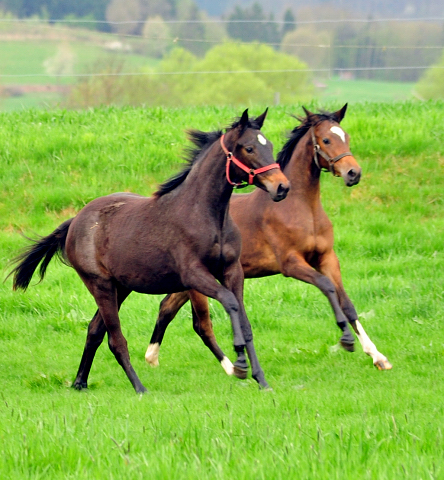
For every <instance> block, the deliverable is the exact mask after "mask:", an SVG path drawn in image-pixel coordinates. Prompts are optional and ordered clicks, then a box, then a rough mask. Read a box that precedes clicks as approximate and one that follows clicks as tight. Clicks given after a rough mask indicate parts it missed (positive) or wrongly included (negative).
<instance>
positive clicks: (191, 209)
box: [11, 110, 289, 393]
mask: <svg viewBox="0 0 444 480" xmlns="http://www.w3.org/2000/svg"><path fill="white" fill-rule="evenodd" d="M266 113H267V111H265V112H264V113H263V114H262V115H260V116H259V117H257V118H256V119H249V118H248V112H247V110H245V112H244V113H243V115H242V117H241V118H240V119H239V120H238V121H236V122H234V123H233V125H232V126H231V127H230V128H229V129H228V131H227V132H226V134H225V135H222V132H221V131H217V132H211V133H204V132H198V131H194V132H190V136H191V140H192V141H193V142H194V144H195V148H194V149H193V150H191V151H190V154H189V164H188V166H187V168H186V169H185V170H184V171H183V172H181V173H180V174H178V175H176V176H175V177H174V178H172V179H171V180H169V181H167V182H165V183H164V184H163V185H162V186H161V187H160V189H159V190H158V191H157V192H156V193H155V194H154V196H153V197H152V198H147V197H142V196H139V195H135V194H130V193H116V194H113V195H109V196H106V197H101V198H98V199H96V200H93V201H92V202H90V203H89V204H88V205H86V206H85V207H84V208H83V209H82V210H81V211H80V212H79V213H78V214H77V216H76V217H74V218H71V219H70V220H67V221H66V222H64V223H63V224H62V225H60V226H59V228H57V229H56V230H55V231H54V232H53V233H52V234H50V235H48V236H47V237H44V238H42V239H40V240H38V241H36V242H34V243H33V244H32V245H31V246H30V247H29V248H28V249H27V250H26V251H25V252H24V253H23V254H22V255H20V256H19V257H18V258H17V259H16V261H19V262H20V263H19V265H18V266H17V267H16V268H14V270H13V271H12V272H11V273H13V274H14V289H17V288H21V289H23V290H26V288H27V287H28V285H29V282H30V281H31V278H32V275H33V273H34V271H35V270H36V268H37V266H38V265H39V263H40V262H42V264H41V267H40V277H41V278H43V276H44V274H45V270H46V267H47V266H48V263H49V261H50V260H51V258H52V257H53V255H54V254H61V255H62V256H63V258H64V259H66V261H67V262H69V263H70V264H71V265H72V266H73V267H74V268H75V270H76V271H77V273H78V274H79V276H80V278H81V279H82V280H83V282H84V283H85V285H86V287H87V288H88V290H89V291H90V293H91V294H92V295H93V296H94V299H95V301H96V303H97V306H98V310H97V312H96V314H95V315H94V317H93V319H92V321H91V322H90V324H89V327H88V334H87V339H86V345H85V349H84V352H83V356H82V359H81V362H80V367H79V370H78V373H77V377H76V379H75V381H74V384H73V386H74V387H75V388H77V389H79V390H80V389H82V388H86V387H87V379H88V375H89V371H90V369H91V365H92V362H93V359H94V355H95V352H96V350H97V348H98V347H99V345H100V344H101V343H102V341H103V338H104V336H105V333H108V343H109V347H110V349H111V351H112V352H113V354H114V355H115V357H116V359H117V361H118V362H119V364H120V365H121V366H122V367H123V369H124V371H125V373H126V375H127V376H128V379H129V380H130V382H131V383H132V385H133V387H134V389H135V390H136V392H138V393H143V392H145V391H146V389H145V387H144V386H143V385H142V383H141V381H140V380H139V378H138V376H137V375H136V373H135V371H134V369H133V367H132V365H131V363H130V357H129V353H128V347H127V342H126V340H125V338H124V336H123V334H122V331H121V327H120V320H119V315H118V311H119V308H120V306H121V305H122V303H123V301H124V300H125V299H126V297H127V296H128V295H129V294H130V293H131V291H136V292H139V293H147V294H160V293H173V292H180V291H184V290H189V289H194V290H196V291H197V292H200V293H201V294H203V295H206V296H209V297H212V298H215V299H216V300H218V301H220V302H221V304H222V305H223V307H224V308H225V310H226V312H227V313H228V314H229V316H230V319H231V322H232V327H233V336H234V340H233V343H234V348H235V350H236V352H237V353H238V356H239V362H238V366H239V368H241V369H242V368H245V367H246V358H245V353H244V349H246V351H247V354H248V356H249V358H250V362H251V364H252V374H253V377H254V378H255V379H256V380H257V382H258V383H259V385H260V386H261V387H264V388H266V387H268V385H267V382H266V381H265V377H264V373H263V371H262V369H261V367H260V365H259V362H258V359H257V356H256V353H255V350H254V345H253V337H252V332H251V327H250V323H249V321H248V318H247V316H246V313H245V309H244V305H243V298H242V297H243V274H242V267H241V264H240V261H239V255H240V250H241V238H240V234H239V231H238V229H237V228H236V226H235V225H234V223H233V222H232V220H231V217H230V216H229V215H228V205H229V200H230V197H231V194H232V191H233V184H235V183H236V182H242V181H244V180H245V179H247V178H248V179H249V183H250V184H255V185H256V186H258V187H260V188H262V189H263V190H266V191H267V192H268V194H269V195H270V197H271V198H272V201H280V200H282V199H284V198H285V197H286V195H287V192H288V189H289V182H288V180H287V179H286V177H285V176H284V174H283V173H282V172H281V170H280V168H279V165H277V164H276V163H274V159H273V151H272V145H271V143H270V142H269V141H268V140H267V139H266V138H265V137H264V136H263V135H262V133H261V132H260V128H261V127H262V124H263V122H264V120H265V116H266ZM219 282H220V283H219Z"/></svg>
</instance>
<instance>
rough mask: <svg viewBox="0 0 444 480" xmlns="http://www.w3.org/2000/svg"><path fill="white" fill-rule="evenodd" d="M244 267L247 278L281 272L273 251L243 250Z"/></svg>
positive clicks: (242, 261) (242, 260)
mask: <svg viewBox="0 0 444 480" xmlns="http://www.w3.org/2000/svg"><path fill="white" fill-rule="evenodd" d="M241 263H242V269H243V270H244V276H245V278H258V277H267V276H268V275H275V274H277V273H280V268H279V265H278V262H277V260H276V256H275V255H274V253H273V252H264V251H261V252H253V253H248V252H245V253H244V252H243V253H242V255H241Z"/></svg>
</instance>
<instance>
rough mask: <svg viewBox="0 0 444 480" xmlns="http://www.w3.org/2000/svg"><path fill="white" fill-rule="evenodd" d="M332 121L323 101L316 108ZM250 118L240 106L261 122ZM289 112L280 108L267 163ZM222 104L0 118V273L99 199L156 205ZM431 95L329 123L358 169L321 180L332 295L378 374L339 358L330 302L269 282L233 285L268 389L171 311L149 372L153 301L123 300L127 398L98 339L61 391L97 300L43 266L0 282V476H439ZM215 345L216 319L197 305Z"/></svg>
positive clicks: (443, 434)
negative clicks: (153, 200)
mask: <svg viewBox="0 0 444 480" xmlns="http://www.w3.org/2000/svg"><path fill="white" fill-rule="evenodd" d="M321 106H322V107H323V108H327V109H330V110H336V109H338V108H340V107H341V106H342V104H338V103H327V104H323V105H318V104H312V105H308V108H309V109H311V110H315V109H316V108H318V107H321ZM262 111H263V108H260V107H254V108H251V109H250V113H251V114H253V115H258V114H260V113H261V112H262ZM301 113H302V109H301V108H300V106H296V105H295V106H292V107H275V108H272V109H271V110H270V112H269V116H268V118H267V120H266V122H265V125H264V129H263V132H264V133H265V135H266V136H267V137H268V138H269V139H270V140H272V141H273V143H274V146H275V152H276V153H277V152H278V150H279V149H280V147H281V146H282V144H283V143H284V141H285V133H286V132H287V131H288V130H290V129H291V128H293V127H294V126H295V124H296V120H295V119H294V118H292V117H291V116H290V115H289V114H297V115H300V114H301ZM239 114H241V111H235V110H234V109H232V108H202V109H192V108H186V109H185V108H184V109H161V108H156V109H142V108H137V109H135V108H125V109H114V108H108V109H105V108H103V109H98V110H89V111H78V112H75V111H64V110H49V111H38V110H25V111H21V112H9V113H0V178H1V185H2V188H1V190H0V265H1V268H2V275H3V278H4V277H5V276H6V274H7V273H8V271H9V270H8V267H7V263H8V261H10V260H11V259H12V258H13V257H14V256H15V255H16V254H17V253H18V252H19V250H20V248H21V247H23V246H25V245H26V244H27V242H26V239H24V238H23V237H22V236H21V233H24V234H25V235H28V236H33V235H37V234H40V235H46V234H48V233H50V232H52V231H53V230H54V229H55V228H56V227H57V226H58V225H59V224H60V223H62V221H64V220H65V219H67V218H69V217H71V216H73V215H74V214H75V213H76V212H77V211H78V210H79V209H81V208H82V207H83V205H85V204H86V203H87V202H88V201H90V200H92V199H93V198H95V197H98V196H101V195H106V194H108V193H111V192H117V191H133V192H137V193H141V194H146V195H149V194H151V193H152V192H153V191H154V189H155V188H156V185H157V184H158V183H159V182H161V181H163V180H165V179H166V178H168V177H169V176H171V175H173V174H174V173H175V172H177V171H178V170H179V169H180V168H181V167H180V165H181V163H182V160H181V155H182V151H183V148H184V147H185V146H186V145H187V142H186V137H185V134H184V130H185V129H187V128H198V129H202V130H213V129H217V128H220V127H224V126H226V125H227V124H229V123H230V122H231V120H232V118H233V117H235V116H237V115H239ZM443 125H444V103H431V102H426V103H419V102H399V103H392V104H389V103H356V104H354V103H351V104H350V105H349V109H348V112H347V115H346V117H345V119H344V120H343V123H342V126H343V128H344V129H345V130H346V131H347V132H348V133H350V135H351V150H352V152H353V153H354V154H355V156H356V158H357V160H358V161H359V162H360V164H361V166H362V167H363V177H362V179H361V182H360V184H359V185H357V186H355V187H353V188H347V187H345V186H344V184H343V182H342V180H341V179H338V178H334V177H332V176H331V175H330V174H323V176H322V200H323V205H324V208H325V209H326V211H327V212H328V214H329V216H330V218H331V219H332V221H333V223H334V226H335V242H336V251H337V253H338V256H339V258H340V260H341V267H342V275H343V280H344V285H345V287H346V290H347V292H348V293H349V296H350V298H351V299H352V300H353V302H354V304H355V306H356V308H357V311H358V313H359V315H360V319H361V323H362V324H363V326H364V328H365V329H366V331H367V333H368V335H369V336H370V338H371V339H372V340H373V341H374V343H375V344H376V346H377V347H378V349H379V350H380V351H381V352H382V353H384V354H385V355H386V356H387V357H388V358H389V360H390V361H391V362H392V364H393V370H391V371H386V372H380V371H377V370H376V369H375V368H374V367H373V365H372V362H371V359H370V358H369V357H367V356H366V355H365V354H364V353H363V352H362V350H361V348H360V345H359V343H357V345H356V352H354V353H347V352H345V351H343V350H341V349H337V348H335V346H336V344H337V341H338V339H339V337H340V331H339V330H338V328H337V327H336V325H335V322H334V317H333V314H332V312H331V308H330V306H329V304H328V302H327V300H326V299H325V298H324V297H323V295H322V294H321V293H320V292H319V291H318V290H317V289H316V288H315V287H312V286H308V285H305V284H302V283H301V282H296V281H294V280H291V279H286V278H283V277H282V276H276V277H270V278H264V279H259V280H248V281H247V282H246V283H245V305H246V309H247V313H248V315H249V318H250V321H251V323H252V326H253V332H254V335H255V344H256V349H257V352H258V356H259V359H260V361H261V364H262V367H263V369H264V371H265V375H266V378H267V380H268V382H269V383H270V385H271V386H272V387H273V391H271V392H261V391H259V389H258V386H257V384H256V383H255V382H254V381H253V380H252V379H251V377H249V378H248V379H247V380H244V381H241V380H238V379H235V378H230V377H227V376H226V375H225V374H224V372H223V370H222V368H221V367H220V366H219V365H218V363H217V362H216V360H215V359H214V357H213V356H212V354H211V353H210V352H209V351H208V350H207V349H206V348H205V347H204V346H203V344H202V342H201V340H200V339H199V338H198V337H197V335H196V334H195V333H194V331H193V329H192V325H191V312H190V309H189V307H185V308H184V309H183V310H182V311H181V312H180V313H179V315H178V317H177V319H176V321H175V322H173V323H172V324H171V326H170V327H169V329H168V331H167V334H166V338H165V341H164V344H163V346H162V350H161V353H160V363H161V365H160V367H159V368H157V369H152V368H150V367H149V366H147V365H146V364H145V361H144V353H145V350H146V346H147V344H148V342H149V339H150V336H151V332H152V328H153V325H154V321H155V318H156V314H157V309H158V303H159V301H160V299H161V298H162V297H159V296H150V297H148V296H143V295H138V294H133V295H131V296H130V298H129V299H128V300H127V301H126V302H125V304H124V305H123V307H122V309H121V320H122V328H123V332H124V334H125V336H126V338H127V340H128V345H129V350H130V354H131V359H132V363H133V366H134V368H135V370H136V371H137V373H138V374H139V377H140V378H141V380H142V382H143V383H144V384H145V386H146V387H147V388H148V390H149V393H148V394H147V395H144V396H138V395H136V394H135V393H134V391H133V389H132V387H131V384H130V383H129V381H128V380H127V378H126V376H125V374H124V372H123V370H122V369H121V367H120V366H119V365H118V364H117V362H116V361H115V359H114V357H113V356H112V354H111V353H110V351H109V349H108V347H107V345H106V342H105V343H104V344H103V345H102V346H101V348H100V349H99V350H98V352H97V355H96V359H95V362H94V364H93V367H92V371H91V374H90V378H89V380H90V381H89V386H90V388H89V389H88V390H87V391H82V392H78V391H75V390H74V389H72V388H70V382H72V381H73V379H74V377H75V374H76V371H77V368H78V364H79V362H80V357H81V353H82V350H83V346H84V342H85V338H86V328H87V325H88V322H89V320H90V318H91V317H92V315H93V313H94V311H95V306H94V301H93V299H92V297H91V296H90V295H89V293H88V292H87V290H86V288H85V287H84V286H83V284H82V282H81V281H80V279H79V278H78V276H77V274H76V273H75V272H74V271H73V270H72V269H70V268H68V267H66V266H63V265H60V264H58V263H57V262H55V261H54V262H53V263H51V265H50V266H49V268H48V272H47V276H46V278H45V280H44V281H43V282H42V283H40V284H37V279H36V280H35V281H34V282H33V285H31V287H30V288H29V290H28V291H27V292H26V293H21V292H12V288H11V286H12V281H11V279H8V280H6V282H4V283H3V284H0V289H1V291H0V349H1V355H0V366H1V368H0V382H1V384H2V386H3V387H2V391H1V394H0V395H1V399H0V400H1V401H0V424H1V428H0V476H1V477H2V478H8V479H40V478H45V479H61V478H63V479H76V480H78V479H91V478H94V479H102V478H103V479H105V478H106V479H119V480H121V479H142V478H148V477H149V478H152V479H165V478H175V479H195V478H200V479H228V478H236V479H238V480H242V479H245V480H247V479H248V480H249V479H252V478H254V479H288V478H298V479H310V480H312V479H318V478H319V479H326V478H328V479H341V480H343V479H356V478H359V479H369V480H370V479H372V480H373V479H378V480H385V479H387V480H393V479H397V478H399V479H401V478H402V479H404V478H411V479H442V478H444V461H443V458H442V457H443V455H442V452H443V449H444V387H443V382H442V378H443V377H444V329H443V325H442V323H443V318H444V298H443V296H444V282H443V271H444V248H443V237H444V214H443V199H444V193H443V191H444V189H443V186H444V130H443ZM211 311H212V317H213V321H214V328H215V331H216V335H217V337H218V340H219V343H220V345H221V346H222V347H223V349H224V350H225V351H226V353H227V354H228V355H229V356H230V357H231V358H232V359H234V354H233V352H232V347H231V328H230V324H229V320H228V318H227V316H226V315H225V313H224V312H223V310H222V308H221V307H220V306H219V305H218V304H217V303H216V302H214V301H213V302H211Z"/></svg>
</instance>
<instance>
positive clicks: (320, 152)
mask: <svg viewBox="0 0 444 480" xmlns="http://www.w3.org/2000/svg"><path fill="white" fill-rule="evenodd" d="M310 131H311V139H312V142H313V150H314V152H313V160H314V162H315V164H316V166H317V167H318V168H319V170H321V172H322V171H323V170H324V171H325V172H331V173H332V174H333V175H335V176H336V177H338V176H340V175H336V174H335V170H334V165H335V163H336V162H337V161H338V160H341V158H344V157H352V156H353V155H352V154H351V153H350V152H344V153H341V154H340V155H337V156H336V157H333V158H332V157H329V156H328V155H327V154H326V153H325V152H324V151H323V150H322V149H321V146H320V145H319V143H318V142H317V141H316V137H315V134H314V129H313V127H312V128H311V129H310ZM318 155H320V156H321V157H322V158H323V159H324V160H327V163H328V168H325V167H321V166H320V165H319V158H318Z"/></svg>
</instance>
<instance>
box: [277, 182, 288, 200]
mask: <svg viewBox="0 0 444 480" xmlns="http://www.w3.org/2000/svg"><path fill="white" fill-rule="evenodd" d="M288 190H289V188H288V187H286V186H285V185H283V184H282V183H280V184H279V186H278V188H277V194H278V195H279V196H280V197H282V196H284V195H287V193H288Z"/></svg>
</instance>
